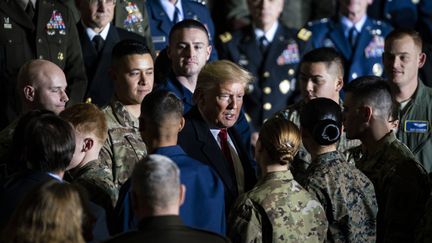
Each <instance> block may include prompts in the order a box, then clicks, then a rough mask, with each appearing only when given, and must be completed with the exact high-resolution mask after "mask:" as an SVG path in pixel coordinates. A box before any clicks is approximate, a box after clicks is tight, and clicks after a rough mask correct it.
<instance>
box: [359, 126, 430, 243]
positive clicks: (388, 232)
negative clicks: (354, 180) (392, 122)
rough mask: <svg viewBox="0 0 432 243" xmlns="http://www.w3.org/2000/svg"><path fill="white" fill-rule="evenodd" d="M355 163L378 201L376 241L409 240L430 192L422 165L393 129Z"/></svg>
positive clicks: (412, 235) (411, 240)
mask: <svg viewBox="0 0 432 243" xmlns="http://www.w3.org/2000/svg"><path fill="white" fill-rule="evenodd" d="M374 148H375V149H376V151H375V152H374V153H373V154H369V153H367V152H366V153H365V154H364V155H363V157H362V158H361V159H360V160H359V161H358V162H357V163H356V166H357V168H359V169H360V170H361V171H362V172H363V173H364V174H365V175H366V176H367V177H369V179H370V180H371V181H372V183H373V184H374V187H375V193H376V196H377V201H378V208H379V211H378V216H377V242H413V241H414V231H415V227H416V226H417V224H418V223H419V220H420V218H421V216H422V215H423V210H424V208H425V204H426V201H427V199H428V197H429V193H430V185H429V180H428V175H427V173H426V170H425V169H424V168H423V166H422V165H421V164H420V163H419V162H417V161H416V159H415V158H414V155H413V154H412V153H411V151H410V150H409V149H408V147H406V146H405V145H404V144H403V143H401V142H400V141H399V140H397V139H396V136H395V134H394V133H393V132H390V133H388V134H387V135H386V136H384V137H383V138H382V139H381V140H379V141H378V142H377V144H376V146H374Z"/></svg>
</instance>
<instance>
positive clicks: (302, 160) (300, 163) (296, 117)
mask: <svg viewBox="0 0 432 243" xmlns="http://www.w3.org/2000/svg"><path fill="white" fill-rule="evenodd" d="M339 104H340V106H341V108H342V104H343V103H342V101H339ZM304 105H305V102H304V101H303V100H302V101H300V102H297V103H296V104H293V105H291V106H288V107H287V108H286V109H285V110H282V111H279V112H277V113H276V114H275V116H277V117H283V118H285V119H287V120H289V121H291V122H293V123H294V124H296V125H297V127H299V128H300V110H301V109H302V108H303V106H304ZM360 144H361V142H360V141H359V140H357V139H347V138H346V136H345V132H343V133H342V136H341V137H340V139H339V142H338V145H337V149H338V150H339V151H341V152H342V153H345V151H346V150H348V149H350V148H353V147H356V146H359V145H360ZM311 160H312V159H311V156H310V154H309V152H308V151H307V150H306V148H305V147H304V146H303V145H301V146H300V149H299V152H298V153H297V155H296V159H295V160H294V161H293V163H292V165H291V166H292V170H293V174H294V178H295V179H296V180H298V181H302V180H304V179H305V171H306V169H307V167H308V166H309V165H310V163H311Z"/></svg>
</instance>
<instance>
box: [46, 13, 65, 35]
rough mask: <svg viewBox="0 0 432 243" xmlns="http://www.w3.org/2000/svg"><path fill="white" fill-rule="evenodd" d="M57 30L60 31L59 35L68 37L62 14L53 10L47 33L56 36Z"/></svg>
mask: <svg viewBox="0 0 432 243" xmlns="http://www.w3.org/2000/svg"><path fill="white" fill-rule="evenodd" d="M56 30H58V32H59V34H61V35H66V26H65V24H64V21H63V17H62V15H61V13H60V12H59V11H57V10H53V12H52V14H51V18H50V20H49V21H48V23H47V24H46V32H47V34H48V35H54V34H55V31H56Z"/></svg>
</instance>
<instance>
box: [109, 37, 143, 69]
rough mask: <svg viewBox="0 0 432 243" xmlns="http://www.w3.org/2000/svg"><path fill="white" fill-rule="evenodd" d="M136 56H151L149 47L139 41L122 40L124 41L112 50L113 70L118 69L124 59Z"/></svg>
mask: <svg viewBox="0 0 432 243" xmlns="http://www.w3.org/2000/svg"><path fill="white" fill-rule="evenodd" d="M135 54H138V55H143V54H149V55H151V53H150V50H149V49H148V47H147V46H146V45H145V44H144V43H142V42H139V41H137V40H132V39H126V40H122V41H120V42H118V43H117V44H116V45H115V46H114V48H113V50H112V63H111V67H112V68H113V69H116V66H117V65H119V62H120V60H121V59H122V58H123V57H125V56H129V55H135Z"/></svg>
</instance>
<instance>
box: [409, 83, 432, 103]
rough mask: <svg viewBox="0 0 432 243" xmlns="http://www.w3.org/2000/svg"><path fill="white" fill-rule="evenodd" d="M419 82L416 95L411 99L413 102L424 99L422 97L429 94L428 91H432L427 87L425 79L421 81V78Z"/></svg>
mask: <svg viewBox="0 0 432 243" xmlns="http://www.w3.org/2000/svg"><path fill="white" fill-rule="evenodd" d="M417 82H418V85H417V89H416V91H415V93H414V95H413V96H412V97H411V99H412V100H413V103H417V102H419V101H420V100H423V99H422V97H424V96H425V95H427V93H428V92H429V93H431V92H432V89H431V88H429V87H427V86H426V85H424V84H423V81H421V80H420V79H419V80H418V81H417ZM422 105H423V104H422Z"/></svg>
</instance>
